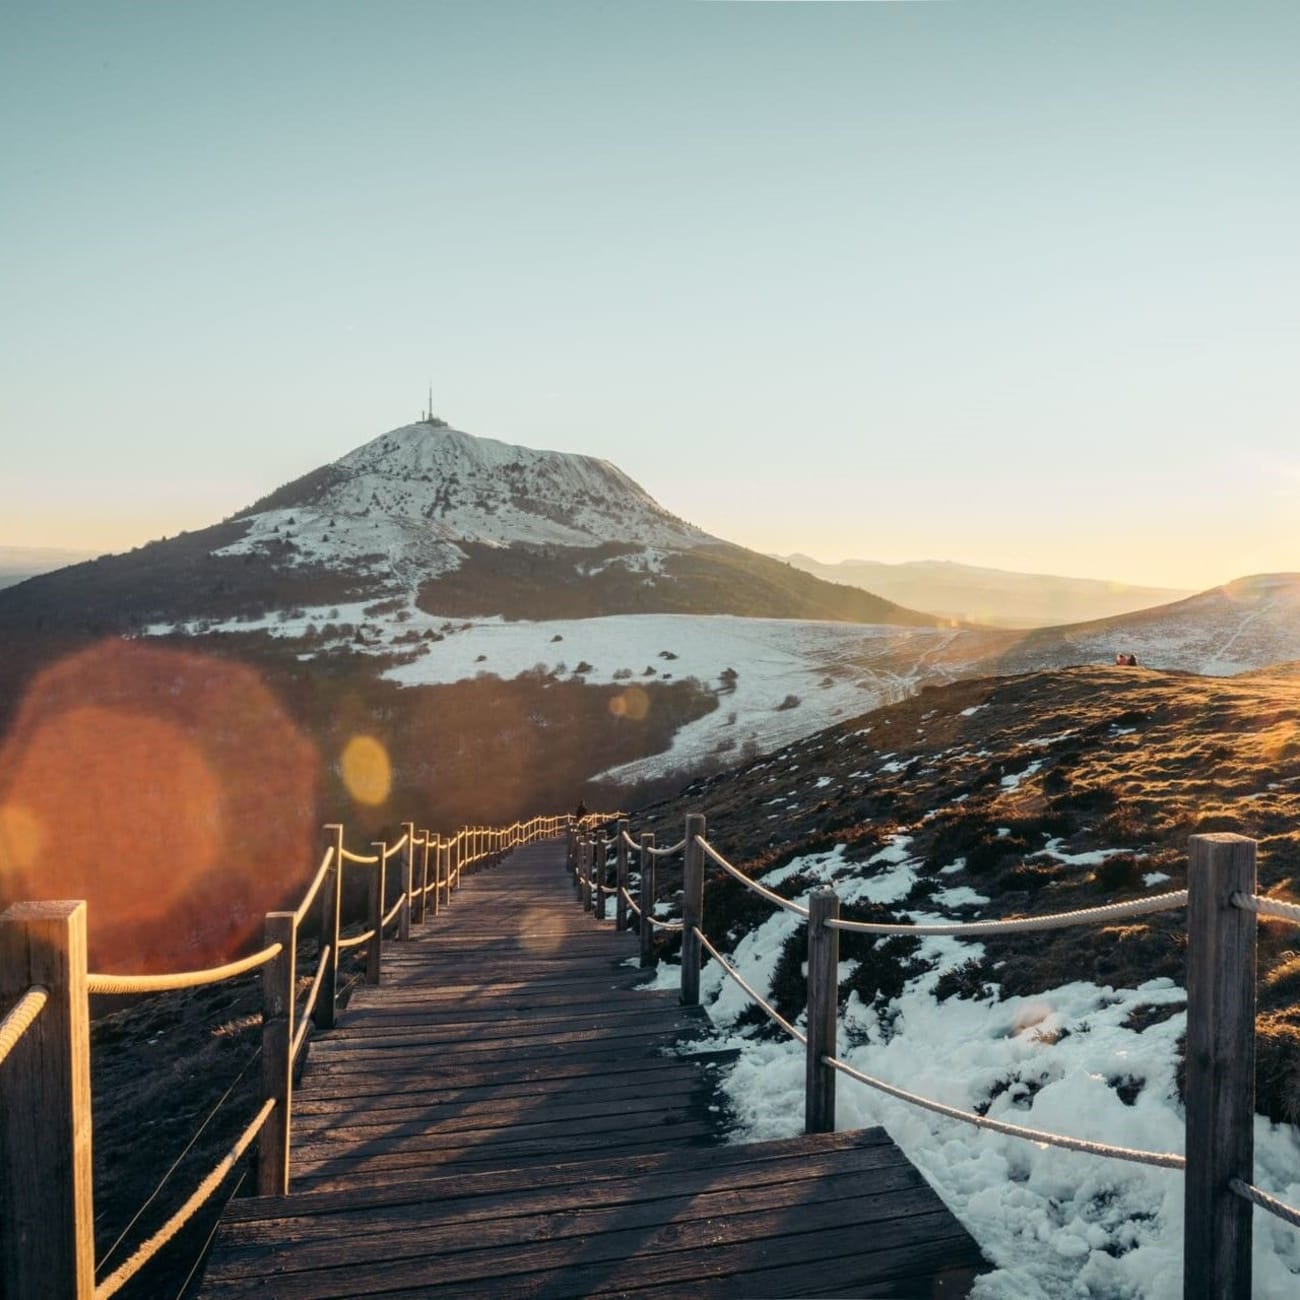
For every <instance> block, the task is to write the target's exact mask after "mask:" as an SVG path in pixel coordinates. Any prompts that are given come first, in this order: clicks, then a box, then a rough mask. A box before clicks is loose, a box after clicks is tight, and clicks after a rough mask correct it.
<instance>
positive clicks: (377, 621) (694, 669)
mask: <svg viewBox="0 0 1300 1300" xmlns="http://www.w3.org/2000/svg"><path fill="white" fill-rule="evenodd" d="M365 608H366V607H365V606H364V605H361V604H355V605H339V606H330V607H324V606H321V607H318V608H312V609H305V610H302V611H296V612H294V613H293V614H292V615H285V616H281V615H276V616H273V617H271V618H264V619H257V620H251V621H229V622H211V623H208V624H206V627H207V629H208V630H212V631H222V632H241V631H242V632H253V631H264V632H269V633H271V634H272V635H273V636H282V637H291V638H300V637H303V636H304V635H305V634H307V632H308V631H309V629H314V630H315V631H316V632H320V631H321V630H322V629H324V628H326V627H328V626H329V625H331V624H332V625H334V626H335V627H336V628H337V627H340V626H342V625H351V626H353V627H357V628H361V629H362V633H363V637H364V640H363V641H361V642H357V641H356V640H355V639H354V638H355V634H352V635H347V634H341V635H339V636H337V637H336V638H335V640H334V642H333V644H337V645H348V646H349V647H350V648H352V649H354V650H357V651H360V652H362V653H378V652H381V651H382V652H384V653H390V652H392V651H394V650H406V651H411V652H414V653H415V655H416V658H415V659H414V660H413V661H412V662H410V663H406V664H402V665H400V666H398V667H396V668H393V669H390V670H389V671H388V673H387V674H386V675H387V676H388V677H389V678H391V679H392V680H394V681H396V682H399V683H401V684H402V685H405V686H416V685H436V684H445V683H450V682H458V681H464V680H466V679H471V678H473V677H475V676H476V675H478V674H480V673H492V674H495V675H496V676H498V677H503V678H511V677H516V676H518V674H520V673H522V672H527V671H529V670H532V669H535V668H543V669H545V671H547V672H555V673H558V675H559V676H560V677H562V678H568V677H571V676H573V675H574V674H575V673H576V671H577V669H578V668H579V667H583V671H582V673H581V676H582V677H583V679H584V680H585V681H587V682H590V683H593V684H597V685H605V684H612V685H621V686H624V687H626V688H633V687H636V686H638V685H643V684H645V683H648V682H656V681H659V682H662V681H674V680H677V681H679V680H681V679H682V678H685V677H696V678H699V680H700V681H701V682H703V683H704V684H705V685H706V686H708V687H709V688H711V689H714V690H717V691H719V692H720V694H719V698H718V708H717V709H715V710H714V711H713V712H712V713H710V714H707V715H706V716H705V717H703V718H700V719H698V720H697V721H695V722H692V723H690V724H688V725H687V726H686V727H683V728H682V729H681V730H680V731H678V732H677V734H676V735H675V736H674V738H673V743H672V747H671V748H670V749H669V750H667V751H665V752H664V753H661V754H656V755H653V756H651V757H649V758H645V759H640V760H638V761H637V762H635V763H629V764H626V765H624V766H622V767H618V768H614V769H612V770H611V771H610V772H608V773H604V774H603V775H606V776H611V777H614V778H617V779H620V780H634V779H640V778H644V777H652V776H658V775H661V774H663V773H665V772H669V771H672V770H674V769H680V768H684V767H687V766H690V765H691V764H694V763H697V762H699V761H700V760H701V759H703V758H706V757H708V756H709V755H711V754H719V755H727V754H730V755H732V756H733V757H735V758H736V759H739V757H740V754H741V752H742V751H743V750H744V749H745V748H746V746H749V747H751V748H752V749H756V750H759V751H767V750H770V749H775V748H779V747H780V746H781V745H785V744H788V743H789V742H790V741H792V740H796V739H798V738H800V737H801V736H805V735H808V734H809V733H811V732H814V731H819V730H821V729H822V728H824V727H828V726H830V725H831V724H832V723H834V722H835V721H837V720H838V719H840V718H842V717H853V716H854V715H856V714H859V713H864V712H866V711H867V710H869V709H874V708H877V707H878V706H880V705H882V704H888V703H891V702H893V701H895V700H899V699H903V698H904V697H905V696H907V695H910V694H911V693H912V692H913V691H914V690H916V689H917V687H918V685H919V684H920V681H921V680H922V679H923V677H924V676H925V675H926V674H925V668H924V661H925V659H926V656H927V655H928V654H929V653H930V652H931V651H932V650H933V649H934V648H935V647H936V646H939V645H942V644H944V643H945V642H946V640H947V639H949V638H951V636H952V633H951V632H949V631H937V630H934V629H929V628H896V627H875V626H864V625H861V624H853V623H828V622H800V621H796V620H791V619H760V618H734V617H731V616H727V615H718V616H713V617H702V616H699V615H691V614H628V615H618V616H613V617H609V618H586V619H562V620H555V621H549V622H545V623H532V622H523V621H520V622H506V621H505V620H503V619H496V618H493V619H479V620H476V621H474V622H473V623H466V622H464V621H463V620H450V619H447V618H445V617H444V616H442V615H438V614H426V613H424V612H423V611H421V610H419V609H417V608H416V607H415V606H414V604H412V603H410V602H405V603H403V605H402V607H401V608H400V609H398V610H393V611H390V612H388V613H386V614H381V615H376V616H368V615H367V614H366V613H365ZM196 629H197V625H194V624H181V625H175V624H160V625H157V626H155V627H151V628H149V629H148V631H149V632H150V633H154V634H158V633H163V632H187V631H194V630H196ZM425 633H436V634H438V635H439V636H441V637H442V640H439V641H429V640H425V639H423V638H424V634H425ZM413 634H414V637H413ZM399 638H406V640H400V639H399ZM584 665H585V667H584ZM647 669H650V670H651V671H650V672H647V671H646V670H647ZM728 669H732V670H734V671H735V673H736V676H735V678H734V679H732V678H730V677H728V678H727V679H725V680H724V678H723V674H724V673H725V672H726V671H727V670H728ZM792 701H795V702H792Z"/></svg>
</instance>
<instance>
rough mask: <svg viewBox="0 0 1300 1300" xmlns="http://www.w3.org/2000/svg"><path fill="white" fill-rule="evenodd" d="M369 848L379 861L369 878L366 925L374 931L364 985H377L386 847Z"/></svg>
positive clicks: (381, 936) (382, 952)
mask: <svg viewBox="0 0 1300 1300" xmlns="http://www.w3.org/2000/svg"><path fill="white" fill-rule="evenodd" d="M370 847H371V848H372V849H374V851H375V852H376V853H377V854H378V855H379V861H378V862H377V863H375V866H374V869H373V871H372V873H371V876H370V895H369V898H368V899H367V902H368V903H369V906H368V907H367V908H366V911H367V913H368V915H369V920H368V921H367V925H368V926H369V928H370V929H371V930H373V931H374V933H373V934H372V935H371V936H370V942H369V944H367V945H366V983H367V984H378V983H379V975H380V971H381V970H382V968H383V962H384V895H385V894H386V893H387V892H388V891H387V890H386V889H385V885H387V883H388V880H387V876H388V868H387V864H386V862H385V855H386V854H387V852H388V845H387V844H382V843H381V844H372V845H371V846H370Z"/></svg>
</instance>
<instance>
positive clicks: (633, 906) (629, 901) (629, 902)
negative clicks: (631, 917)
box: [619, 889, 641, 916]
mask: <svg viewBox="0 0 1300 1300" xmlns="http://www.w3.org/2000/svg"><path fill="white" fill-rule="evenodd" d="M619 893H620V894H622V895H623V901H624V902H625V903H626V904H627V905H628V906H629V907H630V908H631V909H632V910H633V911H634V912H635V913H636V914H637V915H638V916H640V915H641V909H640V908H639V907H638V906H637V905H636V904H635V903H634V902H633V901H632V895H631V894H629V893H628V892H627V890H626V889H620V890H619Z"/></svg>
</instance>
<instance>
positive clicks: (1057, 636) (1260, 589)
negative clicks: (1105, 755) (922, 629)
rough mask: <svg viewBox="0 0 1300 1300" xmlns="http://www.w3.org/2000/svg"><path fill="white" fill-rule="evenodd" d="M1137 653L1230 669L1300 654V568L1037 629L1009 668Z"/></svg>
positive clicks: (1016, 649) (1013, 652)
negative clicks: (1130, 610)
mask: <svg viewBox="0 0 1300 1300" xmlns="http://www.w3.org/2000/svg"><path fill="white" fill-rule="evenodd" d="M1117 652H1125V653H1132V654H1136V655H1137V658H1138V662H1139V663H1140V664H1145V665H1147V666H1149V667H1152V668H1175V669H1184V670H1186V671H1187V672H1194V673H1205V674H1208V675H1211V676H1217V677H1222V676H1228V675H1230V674H1233V673H1239V672H1245V671H1246V670H1247V669H1251V668H1262V667H1264V666H1266V665H1268V664H1271V663H1279V662H1285V661H1287V660H1291V659H1295V658H1296V657H1297V655H1300V574H1297V573H1269V574H1259V575H1256V576H1254V577H1249V578H1239V579H1237V580H1236V581H1235V582H1230V583H1228V584H1226V585H1225V586H1222V587H1216V588H1214V589H1213V590H1212V591H1205V592H1202V593H1200V594H1199V595H1196V596H1192V597H1189V598H1188V599H1187V600H1180V601H1178V602H1177V603H1175V604H1172V605H1162V606H1159V607H1158V608H1156V609H1150V610H1143V611H1141V612H1140V613H1136V614H1127V615H1124V616H1122V617H1119V618H1113V619H1106V620H1105V621H1102V622H1094V623H1083V624H1079V625H1078V626H1076V627H1068V628H1058V629H1048V630H1045V631H1042V632H1035V633H1031V634H1029V635H1027V636H1025V637H1024V639H1023V640H1021V641H1019V642H1018V643H1016V645H1015V646H1013V647H1012V648H1011V649H1010V650H1009V651H1008V653H1007V654H1006V655H1005V656H1004V662H1005V664H1006V665H1007V668H1008V670H1009V671H1032V670H1034V669H1038V668H1044V667H1063V666H1065V665H1068V664H1078V663H1098V662H1106V661H1107V660H1112V659H1113V658H1114V656H1115V654H1116V653H1117Z"/></svg>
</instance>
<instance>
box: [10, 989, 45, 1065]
mask: <svg viewBox="0 0 1300 1300" xmlns="http://www.w3.org/2000/svg"><path fill="white" fill-rule="evenodd" d="M49 1000H50V994H49V990H48V989H46V988H43V987H42V986H41V985H39V984H34V985H32V987H31V988H29V989H28V990H27V992H26V993H24V994H23V995H22V997H20V998H19V999H18V1001H17V1002H15V1003H14V1004H13V1006H12V1007H10V1008H9V1010H8V1011H7V1012H6V1013H5V1018H4V1019H3V1020H0V1063H2V1062H3V1061H4V1059H5V1057H6V1056H8V1055H9V1053H10V1052H12V1051H13V1050H14V1048H15V1047H17V1046H18V1040H19V1039H20V1038H21V1037H22V1036H23V1035H24V1034H25V1033H26V1032H27V1031H28V1030H29V1029H30V1028H31V1027H32V1025H33V1024H35V1023H36V1017H37V1016H39V1015H40V1014H41V1012H42V1011H43V1010H44V1009H45V1004H46V1003H47V1002H48V1001H49Z"/></svg>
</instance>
